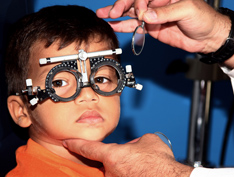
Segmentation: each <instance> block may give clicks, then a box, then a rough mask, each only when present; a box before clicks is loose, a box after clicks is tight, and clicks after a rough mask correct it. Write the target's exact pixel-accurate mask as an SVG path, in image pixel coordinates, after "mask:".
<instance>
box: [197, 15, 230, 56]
mask: <svg viewBox="0 0 234 177" xmlns="http://www.w3.org/2000/svg"><path fill="white" fill-rule="evenodd" d="M217 13H218V12H217ZM218 15H219V18H217V20H216V22H215V23H216V25H215V27H214V34H212V36H211V38H210V40H209V41H208V42H207V45H206V48H205V49H204V51H202V52H201V53H203V54H208V53H212V52H216V51H217V50H219V49H220V47H222V46H223V45H224V44H225V42H226V40H227V38H228V36H229V34H230V31H231V26H232V22H231V20H230V17H228V16H227V15H223V14H220V13H218Z"/></svg>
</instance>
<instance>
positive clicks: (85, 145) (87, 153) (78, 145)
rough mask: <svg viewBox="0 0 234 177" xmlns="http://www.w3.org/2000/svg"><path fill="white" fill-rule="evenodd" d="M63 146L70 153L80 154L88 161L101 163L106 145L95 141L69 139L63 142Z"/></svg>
mask: <svg viewBox="0 0 234 177" xmlns="http://www.w3.org/2000/svg"><path fill="white" fill-rule="evenodd" d="M64 146H65V147H66V148H68V149H69V150H70V151H72V152H75V153H77V154H80V155H82V156H84V157H86V158H88V159H91V160H96V161H99V162H102V161H103V157H105V154H106V152H107V151H108V150H107V148H108V147H109V146H108V144H104V143H102V142H96V141H86V140H81V139H69V140H65V141H64Z"/></svg>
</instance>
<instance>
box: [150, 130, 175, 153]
mask: <svg viewBox="0 0 234 177" xmlns="http://www.w3.org/2000/svg"><path fill="white" fill-rule="evenodd" d="M154 134H155V135H158V136H159V138H161V140H162V141H163V142H164V143H166V144H167V145H168V146H169V147H170V148H171V150H172V144H171V141H170V140H169V139H168V138H167V136H166V135H164V134H163V133H161V132H155V133H154Z"/></svg>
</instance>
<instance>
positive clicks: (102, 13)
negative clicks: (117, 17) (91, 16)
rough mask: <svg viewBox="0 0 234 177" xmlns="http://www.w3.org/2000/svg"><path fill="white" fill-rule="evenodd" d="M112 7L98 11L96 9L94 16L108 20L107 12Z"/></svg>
mask: <svg viewBox="0 0 234 177" xmlns="http://www.w3.org/2000/svg"><path fill="white" fill-rule="evenodd" d="M112 7H113V6H112V5H111V6H106V7H103V8H100V9H97V11H96V14H97V16H98V17H99V18H109V12H110V10H111V9H112Z"/></svg>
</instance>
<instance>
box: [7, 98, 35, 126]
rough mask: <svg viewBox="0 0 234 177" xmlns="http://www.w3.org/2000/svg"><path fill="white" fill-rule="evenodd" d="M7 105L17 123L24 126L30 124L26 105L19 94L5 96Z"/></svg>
mask: <svg viewBox="0 0 234 177" xmlns="http://www.w3.org/2000/svg"><path fill="white" fill-rule="evenodd" d="M7 107H8V110H9V112H10V114H11V117H12V119H13V120H14V122H15V123H16V124H17V125H19V126H20V127H24V128H26V127H29V126H30V125H31V124H32V122H31V118H30V116H29V113H28V110H27V107H26V105H25V104H24V102H23V101H22V99H21V98H20V96H15V95H12V96H9V97H8V98H7Z"/></svg>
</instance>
